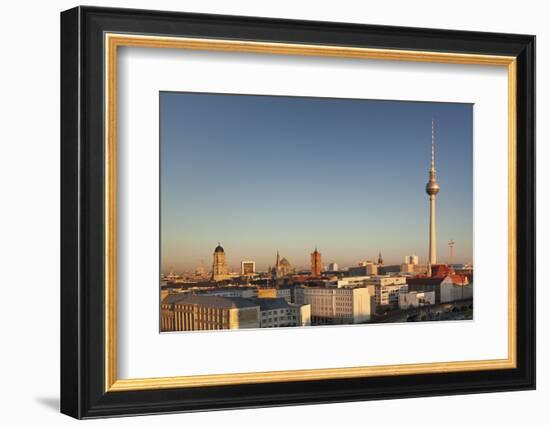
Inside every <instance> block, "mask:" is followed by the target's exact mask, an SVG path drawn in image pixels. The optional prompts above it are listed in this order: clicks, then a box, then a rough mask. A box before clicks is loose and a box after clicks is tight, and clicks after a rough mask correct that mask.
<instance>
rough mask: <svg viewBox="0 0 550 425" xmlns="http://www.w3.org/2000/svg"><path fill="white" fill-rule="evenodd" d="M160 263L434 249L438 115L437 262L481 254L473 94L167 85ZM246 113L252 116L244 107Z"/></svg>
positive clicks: (180, 266)
mask: <svg viewBox="0 0 550 425" xmlns="http://www.w3.org/2000/svg"><path fill="white" fill-rule="evenodd" d="M160 107H161V111H160V112H161V114H160V117H161V223H162V225H161V254H162V258H161V262H162V263H161V270H162V271H163V272H167V271H168V270H175V271H185V270H193V269H194V268H196V267H197V266H198V265H199V264H200V263H201V260H202V261H203V266H204V267H205V268H207V269H208V268H209V267H210V265H211V264H210V262H211V261H212V253H213V249H214V247H215V246H216V243H217V242H218V241H220V242H221V244H222V245H223V246H224V248H225V250H226V252H227V264H228V267H229V268H230V269H234V270H238V269H239V267H240V262H241V261H242V260H253V261H255V262H256V264H257V267H258V269H259V270H262V269H266V268H267V267H268V266H272V265H273V264H274V261H275V254H276V251H277V250H279V251H280V252H281V255H282V256H284V257H286V258H287V259H288V260H289V261H290V262H291V263H292V265H293V266H296V267H297V268H299V269H307V268H308V266H307V264H308V262H309V256H310V253H311V252H313V249H314V248H315V246H318V247H319V251H320V252H321V253H322V255H323V265H328V264H329V263H338V264H339V265H340V266H341V267H346V266H352V265H356V264H357V262H358V261H363V260H368V259H370V260H375V259H376V258H377V256H378V253H379V252H382V254H383V256H384V260H385V263H386V264H399V263H401V262H403V259H404V257H405V255H418V257H419V258H420V261H421V262H426V261H427V255H428V252H427V249H426V247H427V246H428V209H429V204H428V199H427V197H426V194H425V192H424V187H425V184H426V183H425V182H426V179H427V177H428V171H429V169H430V150H431V132H432V119H433V120H434V121H435V132H436V140H437V151H436V163H437V171H438V175H437V176H438V181H439V182H440V184H441V187H442V190H441V192H440V193H439V194H438V197H437V199H438V200H437V202H438V206H437V208H438V209H437V227H438V235H437V236H438V238H437V251H438V254H439V255H438V260H440V261H443V262H447V261H449V256H450V253H449V247H448V242H449V240H451V239H452V240H453V241H454V243H455V245H454V253H453V256H454V261H455V262H456V263H464V262H470V261H472V237H473V223H472V219H473V217H472V211H473V205H472V203H473V199H472V178H473V176H472V165H473V164H472V114H473V111H472V105H470V104H451V103H428V102H400V101H373V100H352V99H324V98H300V97H277V96H249V95H219V94H192V93H165V92H163V93H161V95H160ZM244 117H245V118H246V119H245V118H244Z"/></svg>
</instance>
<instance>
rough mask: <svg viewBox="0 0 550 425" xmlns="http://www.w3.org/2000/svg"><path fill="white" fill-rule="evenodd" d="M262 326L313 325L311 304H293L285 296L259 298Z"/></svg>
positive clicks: (257, 301)
mask: <svg viewBox="0 0 550 425" xmlns="http://www.w3.org/2000/svg"><path fill="white" fill-rule="evenodd" d="M256 303H258V305H259V306H260V313H261V319H260V326H261V327H262V328H286V327H294V326H309V325H311V306H310V305H309V304H291V303H289V302H287V301H286V300H285V299H284V298H258V299H257V300H256Z"/></svg>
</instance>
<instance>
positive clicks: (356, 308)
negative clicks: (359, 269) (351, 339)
mask: <svg viewBox="0 0 550 425" xmlns="http://www.w3.org/2000/svg"><path fill="white" fill-rule="evenodd" d="M295 297H296V303H297V304H310V305H311V321H312V323H313V324H352V323H364V322H367V321H369V320H370V318H371V315H372V314H374V309H375V305H374V297H373V296H372V295H371V293H370V292H369V289H368V288H306V287H300V288H296V290H295Z"/></svg>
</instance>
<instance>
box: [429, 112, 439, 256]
mask: <svg viewBox="0 0 550 425" xmlns="http://www.w3.org/2000/svg"><path fill="white" fill-rule="evenodd" d="M429 176H430V177H429V180H428V183H427V184H426V193H427V194H428V196H429V198H430V245H429V246H430V249H429V254H428V266H429V267H431V266H432V265H434V264H437V254H436V227H435V197H436V195H437V194H438V193H439V190H440V187H439V183H438V182H437V179H436V176H435V123H434V120H433V118H432V165H431V167H430V172H429Z"/></svg>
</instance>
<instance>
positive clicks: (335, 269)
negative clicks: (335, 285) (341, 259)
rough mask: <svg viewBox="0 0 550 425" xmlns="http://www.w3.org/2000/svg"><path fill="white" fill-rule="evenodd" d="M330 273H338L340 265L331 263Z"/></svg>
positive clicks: (329, 266)
mask: <svg viewBox="0 0 550 425" xmlns="http://www.w3.org/2000/svg"><path fill="white" fill-rule="evenodd" d="M328 271H329V272H337V271H338V264H336V263H330V264H329V265H328Z"/></svg>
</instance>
